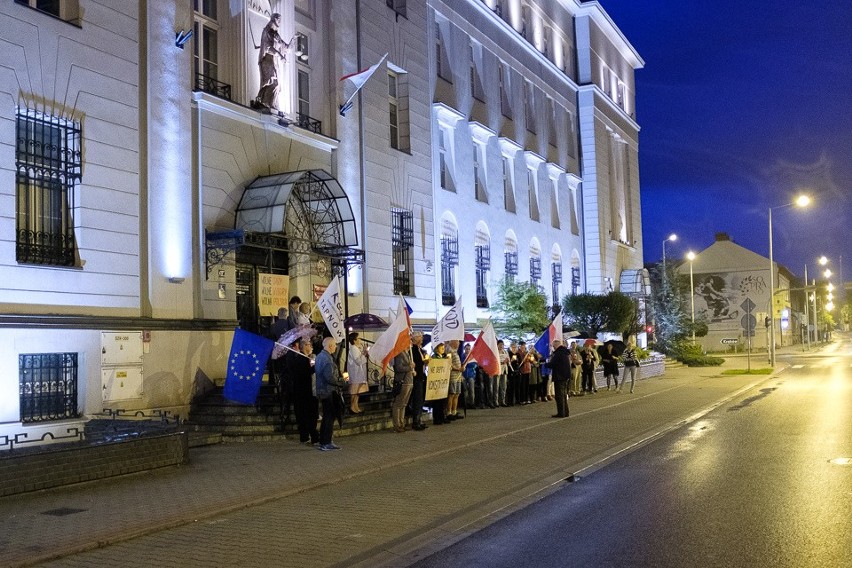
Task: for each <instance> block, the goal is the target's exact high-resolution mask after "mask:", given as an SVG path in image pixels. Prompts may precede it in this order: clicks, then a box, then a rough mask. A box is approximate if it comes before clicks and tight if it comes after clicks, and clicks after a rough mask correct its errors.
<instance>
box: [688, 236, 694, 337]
mask: <svg viewBox="0 0 852 568" xmlns="http://www.w3.org/2000/svg"><path fill="white" fill-rule="evenodd" d="M686 259H687V260H688V261H689V304H690V308H691V310H692V344H693V345H695V284H694V283H693V281H692V262H693V261H694V260H695V253H694V252H692V251H689V252H688V253H686Z"/></svg>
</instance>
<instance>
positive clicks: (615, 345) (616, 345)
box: [598, 339, 627, 357]
mask: <svg viewBox="0 0 852 568" xmlns="http://www.w3.org/2000/svg"><path fill="white" fill-rule="evenodd" d="M607 345H612V352H613V354H614V355H615V356H616V357H621V354H622V353H624V350H625V348H626V347H627V346H626V345H625V344H624V342H623V341H620V340H618V339H610V340H609V341H604V343H603V345H601V346H599V347H598V352H600V354H601V355H603V354H604V353H606V346H607Z"/></svg>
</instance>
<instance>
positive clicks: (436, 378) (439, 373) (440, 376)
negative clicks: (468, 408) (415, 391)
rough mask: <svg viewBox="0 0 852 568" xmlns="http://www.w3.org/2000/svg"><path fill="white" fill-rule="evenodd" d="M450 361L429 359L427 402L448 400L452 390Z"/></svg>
mask: <svg viewBox="0 0 852 568" xmlns="http://www.w3.org/2000/svg"><path fill="white" fill-rule="evenodd" d="M450 361H451V360H450V359H449V358H447V359H436V358H434V357H433V358H432V359H429V374H427V375H426V400H441V399H442V398H447V391H448V390H449V388H450Z"/></svg>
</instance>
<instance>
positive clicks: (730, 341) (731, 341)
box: [722, 337, 740, 345]
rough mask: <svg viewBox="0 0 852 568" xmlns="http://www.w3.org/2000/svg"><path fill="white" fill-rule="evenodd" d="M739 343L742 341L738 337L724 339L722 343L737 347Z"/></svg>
mask: <svg viewBox="0 0 852 568" xmlns="http://www.w3.org/2000/svg"><path fill="white" fill-rule="evenodd" d="M739 342H740V340H739V338H737V337H725V338H724V339H722V343H724V344H725V345H736V344H737V343H739Z"/></svg>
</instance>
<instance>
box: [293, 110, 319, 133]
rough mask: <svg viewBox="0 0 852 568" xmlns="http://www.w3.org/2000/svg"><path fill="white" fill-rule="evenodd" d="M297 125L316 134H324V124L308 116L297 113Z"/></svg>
mask: <svg viewBox="0 0 852 568" xmlns="http://www.w3.org/2000/svg"><path fill="white" fill-rule="evenodd" d="M296 125H297V126H298V127H299V128H304V129H305V130H310V131H311V132H313V133H314V134H322V122H320V121H319V120H317V119H315V118H312V117H310V116H308V115H306V114H302V113H300V112H298V113H296Z"/></svg>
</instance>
